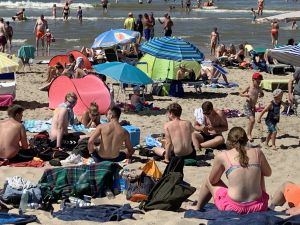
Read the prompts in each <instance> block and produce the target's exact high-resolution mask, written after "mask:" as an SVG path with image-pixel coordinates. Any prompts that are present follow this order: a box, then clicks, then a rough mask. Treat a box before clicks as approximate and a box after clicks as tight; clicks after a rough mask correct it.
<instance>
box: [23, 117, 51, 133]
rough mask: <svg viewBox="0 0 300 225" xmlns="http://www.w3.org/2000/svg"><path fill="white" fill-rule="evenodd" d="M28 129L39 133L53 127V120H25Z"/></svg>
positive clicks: (24, 123)
mask: <svg viewBox="0 0 300 225" xmlns="http://www.w3.org/2000/svg"><path fill="white" fill-rule="evenodd" d="M23 125H24V127H25V130H26V131H29V132H31V133H39V132H43V131H48V130H50V128H51V120H25V121H24V122H23Z"/></svg>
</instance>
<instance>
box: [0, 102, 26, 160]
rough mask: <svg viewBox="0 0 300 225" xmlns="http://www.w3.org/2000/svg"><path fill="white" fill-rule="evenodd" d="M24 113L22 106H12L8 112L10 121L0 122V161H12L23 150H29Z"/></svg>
mask: <svg viewBox="0 0 300 225" xmlns="http://www.w3.org/2000/svg"><path fill="white" fill-rule="evenodd" d="M23 112H24V108H23V107H22V106H20V105H12V106H10V107H9V108H8V110H7V114H8V119H6V120H2V121H1V122H0V137H1V138H0V159H12V158H14V157H15V156H16V155H17V154H18V153H19V151H20V150H21V149H28V142H27V136H26V131H25V128H24V126H23V124H22V117H23Z"/></svg>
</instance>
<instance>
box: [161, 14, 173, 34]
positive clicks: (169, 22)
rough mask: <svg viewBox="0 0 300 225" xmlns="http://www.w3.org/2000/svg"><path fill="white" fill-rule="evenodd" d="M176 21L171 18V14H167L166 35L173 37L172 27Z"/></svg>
mask: <svg viewBox="0 0 300 225" xmlns="http://www.w3.org/2000/svg"><path fill="white" fill-rule="evenodd" d="M173 25H174V23H173V21H172V20H171V16H169V15H168V16H167V18H166V19H165V20H164V25H163V26H164V31H165V37H171V36H172V27H173Z"/></svg>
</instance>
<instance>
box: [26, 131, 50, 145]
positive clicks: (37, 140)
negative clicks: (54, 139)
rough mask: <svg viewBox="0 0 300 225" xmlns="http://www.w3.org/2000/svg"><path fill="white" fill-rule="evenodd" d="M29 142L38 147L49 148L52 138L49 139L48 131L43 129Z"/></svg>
mask: <svg viewBox="0 0 300 225" xmlns="http://www.w3.org/2000/svg"><path fill="white" fill-rule="evenodd" d="M29 144H30V145H31V146H33V147H36V148H38V149H46V148H48V147H49V146H50V139H49V134H48V132H47V131H43V132H40V133H38V134H36V135H34V137H33V138H31V139H30V140H29Z"/></svg>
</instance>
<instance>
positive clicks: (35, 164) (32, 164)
mask: <svg viewBox="0 0 300 225" xmlns="http://www.w3.org/2000/svg"><path fill="white" fill-rule="evenodd" d="M0 166H10V167H43V166H45V162H44V161H42V160H31V161H28V162H19V163H10V162H9V160H3V161H0Z"/></svg>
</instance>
